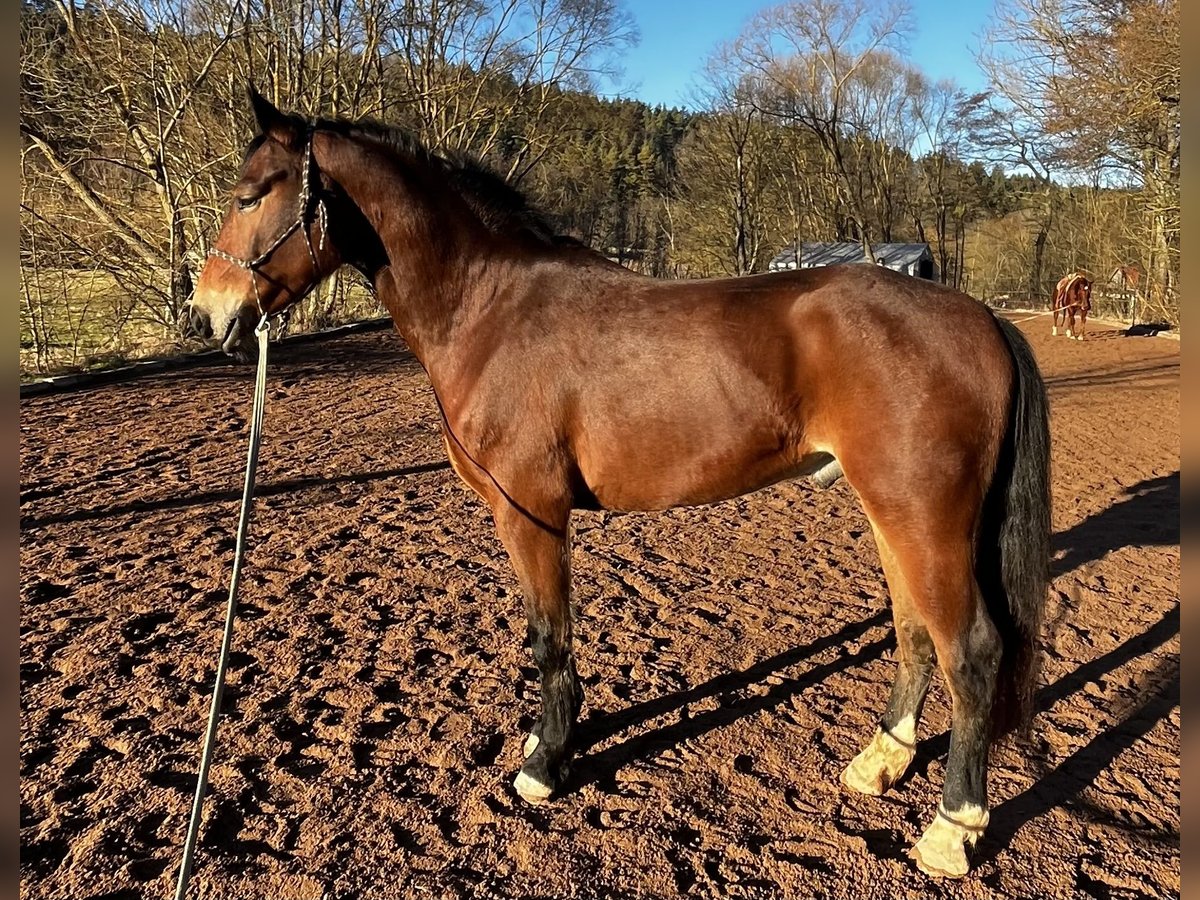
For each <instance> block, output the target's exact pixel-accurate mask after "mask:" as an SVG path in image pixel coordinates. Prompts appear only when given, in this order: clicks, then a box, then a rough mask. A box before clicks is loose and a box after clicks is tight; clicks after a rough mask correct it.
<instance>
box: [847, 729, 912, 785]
mask: <svg viewBox="0 0 1200 900" xmlns="http://www.w3.org/2000/svg"><path fill="white" fill-rule="evenodd" d="M914 755H915V751H914V749H913V747H912V746H911V745H905V744H902V743H900V742H899V741H898V740H896V738H894V737H892V736H891V735H890V734H888V733H887V732H886V731H884V730H883V729H882V728H881V729H879V730H878V731H876V732H875V736H874V737H873V738H871V743H869V744H867V746H866V748H865V749H864V750H863V751H862V753H860V754H858V756H856V757H854V759H852V760H851V761H850V765H848V766H846V768H845V769H843V770H842V784H844V785H845V786H846V787H848V788H850V790H852V791H858V793H860V794H867V795H869V796H871V797H878V796H880V795H881V794H883V793H884V792H885V791H886V790H887V789H888V788H890V787H891V786H892V785H893V784H895V783H896V782H897V781H899V780H900V778H901V776H903V775H904V772H905V770H907V769H908V764H909V763H911V762H912V760H913V756H914Z"/></svg>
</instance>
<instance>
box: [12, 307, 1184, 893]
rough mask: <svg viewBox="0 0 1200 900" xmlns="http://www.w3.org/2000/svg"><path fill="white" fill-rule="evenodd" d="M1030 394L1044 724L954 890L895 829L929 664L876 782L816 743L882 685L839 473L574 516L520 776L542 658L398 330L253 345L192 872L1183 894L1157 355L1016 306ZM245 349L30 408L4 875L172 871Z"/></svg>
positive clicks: (877, 628) (222, 546)
mask: <svg viewBox="0 0 1200 900" xmlns="http://www.w3.org/2000/svg"><path fill="white" fill-rule="evenodd" d="M1022 327H1024V328H1025V329H1026V331H1027V333H1029V334H1030V335H1031V336H1032V338H1033V340H1034V342H1035V348H1036V351H1037V353H1038V356H1039V359H1040V361H1041V363H1042V366H1043V368H1044V371H1045V374H1046V376H1047V381H1048V384H1049V387H1050V392H1051V397H1052V402H1053V431H1054V467H1055V468H1054V472H1055V484H1054V524H1055V532H1056V536H1055V542H1054V546H1055V551H1056V556H1055V559H1056V561H1055V563H1054V572H1055V580H1054V586H1053V591H1052V598H1051V606H1050V611H1049V616H1050V619H1051V622H1050V629H1049V632H1048V636H1047V650H1048V655H1047V660H1046V666H1045V672H1044V675H1043V687H1042V689H1041V692H1040V694H1039V705H1040V707H1041V708H1042V710H1043V712H1042V714H1041V715H1040V716H1039V718H1038V720H1037V726H1036V731H1035V737H1034V739H1033V743H1032V746H1029V747H1022V746H1018V745H1014V744H1006V745H1004V746H1001V747H1000V748H998V749H997V750H996V751H995V752H994V754H993V766H992V769H991V802H992V807H993V808H992V819H991V822H992V824H991V828H990V830H989V832H988V834H987V836H986V837H985V839H984V840H983V842H982V843H981V845H980V848H979V852H978V854H977V859H976V868H975V870H974V871H973V873H972V874H971V875H970V876H969V877H968V879H966V880H964V881H962V882H955V883H945V882H932V881H930V880H928V879H926V878H925V877H924V876H923V875H921V874H920V873H919V872H918V871H917V869H916V867H915V865H914V864H913V863H912V861H911V860H910V859H909V857H908V856H907V849H908V847H909V846H910V845H911V843H912V842H913V841H914V840H916V838H917V837H918V836H919V835H920V832H921V830H922V829H923V828H924V826H925V825H926V824H927V822H928V821H929V819H930V817H931V816H932V814H933V811H934V808H935V804H936V803H937V797H938V790H939V787H940V784H941V781H942V776H943V772H944V761H945V754H946V751H947V748H948V734H947V730H946V729H947V726H948V707H947V698H946V694H945V691H944V689H943V687H942V685H941V682H940V678H939V679H938V680H935V686H934V689H933V694H932V695H931V698H930V702H929V704H928V705H927V708H926V709H927V712H926V718H925V723H924V728H923V730H922V738H923V742H922V744H921V750H920V753H919V755H918V757H917V760H916V762H915V763H914V765H913V767H912V769H911V771H910V774H909V775H907V776H906V778H905V779H904V780H903V781H902V782H901V784H900V785H899V786H898V787H897V788H895V789H894V790H893V791H892V792H891V793H889V794H888V795H887V796H886V797H885V798H882V799H872V798H868V797H861V796H856V795H850V794H848V793H847V792H846V791H845V790H844V789H843V788H841V787H840V786H839V784H838V773H839V771H840V770H841V768H842V767H843V766H844V765H845V764H846V763H847V762H848V761H849V760H850V758H851V757H852V756H853V755H854V754H855V753H856V752H857V751H858V749H859V748H860V746H861V745H862V744H863V743H864V741H865V740H866V739H867V737H868V736H869V734H870V732H871V730H872V728H873V726H874V722H875V720H876V718H877V716H878V715H879V714H880V712H881V711H882V708H883V705H884V702H885V699H886V695H887V691H888V688H889V685H890V679H891V677H892V673H893V669H894V663H893V662H891V660H890V656H891V651H892V648H893V646H894V644H893V641H892V638H891V635H890V628H889V617H888V610H887V601H886V592H885V587H884V583H883V579H882V576H881V574H880V571H879V565H878V557H877V555H876V551H875V547H874V544H873V542H872V538H871V535H870V531H869V529H868V527H867V523H866V521H865V519H864V518H863V516H862V514H861V512H860V511H859V509H858V506H857V504H856V502H855V499H854V496H853V494H852V492H851V490H850V489H849V488H848V487H847V486H846V484H845V483H844V482H841V483H839V484H837V485H835V487H834V488H833V489H831V490H829V491H826V492H818V491H815V490H813V489H812V488H810V487H809V486H808V484H807V483H785V484H781V485H778V486H776V487H773V488H771V489H768V490H765V491H762V492H760V493H758V494H755V495H752V496H750V497H745V498H742V499H739V500H735V501H729V502H725V503H722V504H719V505H717V506H713V507H708V508H701V509H687V510H676V511H672V512H669V513H666V514H646V515H640V514H639V515H614V514H601V513H585V514H579V515H578V516H577V518H576V520H575V521H576V542H575V549H574V557H573V561H574V565H575V573H576V578H575V583H576V588H577V601H578V608H579V638H580V639H579V666H580V673H581V675H582V677H583V680H584V682H585V684H586V687H587V691H588V693H587V705H586V706H585V709H584V712H583V716H582V722H583V742H584V744H585V745H587V749H586V751H585V752H584V754H583V756H582V758H581V759H580V760H579V761H578V762H577V765H576V770H575V775H574V781H573V783H572V784H571V786H570V790H569V792H568V793H567V794H566V795H565V796H563V797H562V798H561V799H559V800H557V801H556V802H554V803H553V804H551V805H548V806H544V807H539V808H532V807H529V806H526V805H525V804H523V803H522V802H520V801H519V800H517V799H516V796H515V794H514V792H513V790H512V788H511V786H510V783H511V780H512V776H513V774H514V773H515V771H516V769H517V767H518V764H519V759H520V748H521V742H522V740H523V738H524V736H525V732H526V729H527V728H528V726H529V725H530V724H531V721H532V712H533V709H534V706H533V703H534V700H535V696H536V694H535V682H534V675H535V670H534V669H533V668H532V665H531V661H530V658H529V656H528V652H527V650H526V649H525V648H524V626H523V618H522V614H521V604H520V600H519V598H518V596H517V593H516V587H515V579H514V577H513V575H512V574H511V571H510V569H509V566H508V563H507V560H506V559H505V558H504V556H503V552H502V549H501V547H500V545H499V543H498V541H497V539H496V537H495V534H494V531H493V528H492V525H491V521H490V518H489V516H488V514H487V512H486V510H485V508H484V507H483V506H482V505H481V503H480V502H479V501H478V500H477V499H476V498H475V497H474V495H472V494H470V493H469V492H468V491H467V490H466V489H465V488H463V487H461V486H460V484H459V483H458V482H457V480H456V478H455V477H454V475H453V474H452V473H451V472H450V470H449V469H448V467H447V465H446V463H445V458H444V456H443V450H442V445H441V441H440V439H439V436H438V432H437V430H436V422H437V419H436V409H435V406H434V402H433V397H432V392H431V390H430V388H429V386H428V383H427V381H426V379H425V377H424V373H423V372H422V371H421V369H420V367H419V366H418V365H417V364H416V362H415V361H414V360H413V359H412V358H411V356H409V355H407V353H406V352H405V351H404V348H403V345H402V344H401V343H400V341H399V340H398V339H397V338H395V337H394V336H392V335H391V334H390V333H388V332H371V333H359V334H354V335H350V336H343V337H339V338H336V339H330V340H325V341H320V342H314V343H308V344H296V345H291V346H288V345H284V346H281V347H280V348H279V349H278V350H277V351H276V352H275V354H274V356H273V362H272V371H271V375H270V380H269V388H270V398H269V400H268V406H267V423H266V439H265V444H264V448H263V458H262V469H261V474H260V481H259V484H260V486H261V491H260V498H259V502H258V507H257V513H256V520H255V523H254V529H253V546H252V549H251V551H250V553H249V560H248V564H247V569H246V573H245V580H244V595H243V596H244V607H243V611H242V615H241V618H240V620H239V623H238V630H237V637H236V644H235V646H236V652H235V654H234V657H233V661H232V670H231V676H230V686H229V690H228V691H227V695H226V696H227V700H226V706H225V709H226V713H225V716H224V718H223V722H222V726H221V734H220V744H219V750H218V758H217V761H216V762H215V763H214V767H213V772H212V788H211V794H210V796H209V799H208V806H207V808H206V827H205V830H204V833H203V838H202V844H201V849H200V853H199V856H198V859H197V869H196V873H195V876H194V880H193V893H192V896H196V897H209V898H218V897H220V898H235V897H236V898H289V900H290V898H297V900H322V898H326V897H327V898H329V900H341V898H371V900H374V898H391V897H431V898H441V897H446V898H472V897H513V898H534V897H546V898H560V897H579V898H591V897H597V898H598V897H605V898H634V897H639V898H640V897H647V898H666V897H677V896H688V897H755V898H757V897H763V898H768V897H771V898H773V897H797V898H808V897H829V898H855V900H858V898H873V897H879V898H892V897H913V898H916V897H920V898H926V897H934V898H936V897H956V898H958V897H963V898H986V897H1047V898H1072V897H1098V898H1108V897H1114V898H1131V897H1155V898H1158V897H1168V896H1177V895H1178V893H1179V883H1180V882H1179V878H1180V875H1179V872H1180V869H1179V750H1180V726H1179V715H1180V711H1179V680H1178V679H1179V623H1180V606H1179V512H1180V506H1179V468H1180V451H1179V344H1178V342H1174V341H1170V340H1166V339H1162V338H1145V337H1140V338H1126V337H1123V336H1121V335H1120V334H1119V333H1118V332H1115V331H1111V330H1105V329H1104V328H1103V327H1102V326H1101V327H1100V328H1099V330H1098V332H1097V333H1096V334H1094V336H1093V339H1092V340H1089V341H1088V342H1087V343H1083V344H1080V343H1076V342H1070V341H1067V340H1066V339H1065V338H1058V339H1054V340H1051V338H1050V336H1049V334H1048V331H1049V327H1048V323H1047V321H1046V319H1045V318H1041V319H1036V320H1034V321H1032V322H1029V323H1026V324H1025V325H1023V326H1022ZM251 381H252V372H251V371H250V370H249V369H246V368H235V367H232V366H225V365H220V366H211V367H204V368H196V369H191V370H186V371H182V372H175V373H170V374H166V375H162V376H155V377H146V378H142V379H139V380H136V381H129V382H126V383H122V384H115V385H109V386H104V387H98V388H95V389H92V390H87V391H79V392H75V393H70V394H65V395H58V396H47V397H40V398H33V399H28V400H25V401H23V402H22V404H21V410H22V416H21V436H22V437H21V440H22V463H21V604H22V605H21V708H22V722H21V787H20V792H21V841H22V849H21V881H22V885H23V895H24V896H25V897H28V898H100V897H104V898H114V900H115V898H139V897H166V896H169V895H170V892H171V890H172V889H173V883H174V878H175V874H176V869H177V866H178V861H179V853H180V846H181V844H182V840H183V834H184V828H185V824H186V817H187V813H188V810H189V807H190V800H191V793H192V791H193V788H194V784H195V773H196V766H197V763H198V759H199V750H200V735H201V731H202V728H203V723H204V719H205V716H206V714H207V706H208V701H209V697H210V691H211V688H212V678H213V673H214V669H215V657H216V652H217V647H218V644H219V639H220V627H221V619H222V615H223V607H224V598H225V592H226V590H227V579H228V577H229V564H230V560H231V557H232V547H233V533H234V529H235V525H236V521H235V520H236V510H237V497H238V496H239V492H240V484H241V477H242V466H243V465H244V454H245V441H246V433H247V416H248V413H249V407H250V390H251Z"/></svg>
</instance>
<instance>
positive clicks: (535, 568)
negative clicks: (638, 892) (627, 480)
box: [495, 502, 583, 803]
mask: <svg viewBox="0 0 1200 900" xmlns="http://www.w3.org/2000/svg"><path fill="white" fill-rule="evenodd" d="M495 515H496V528H497V530H498V532H499V534H500V539H501V541H503V542H504V546H505V549H506V550H508V555H509V557H510V558H511V559H512V562H513V568H515V569H516V572H517V578H518V579H519V580H520V582H521V590H522V592H523V593H524V596H525V613H526V615H527V617H528V620H529V644H530V648H531V649H532V650H533V659H534V662H536V663H537V667H538V669H539V671H540V672H541V680H542V714H541V718H540V719H538V721H537V724H536V725H534V728H533V733H532V734H531V735H530V736H529V738H528V739H527V740H526V742H525V748H524V752H525V757H526V759H525V764H524V765H523V766H521V771H520V772H519V773H518V774H517V778H516V781H514V782H513V786H514V787H515V788H516V789H517V793H518V794H520V795H521V797H522V799H524V800H526V801H528V802H530V803H541V802H543V801H544V800H547V799H548V798H549V797H550V795H551V794H553V793H554V791H555V790H557V789H558V788H560V787H561V786H562V784H563V782H564V781H565V780H566V777H567V771H568V766H569V763H570V759H571V752H572V749H573V748H572V736H573V733H574V730H575V720H576V718H577V717H578V715H579V708H580V706H581V705H582V703H583V691H582V689H581V687H580V684H579V677H578V675H577V674H576V672H575V655H574V653H573V652H572V649H571V636H572V634H571V633H572V623H571V602H570V596H571V566H570V543H569V541H568V538H567V528H568V517H569V515H570V510H569V508H567V509H566V510H564V511H563V512H562V513H560V514H557V515H553V516H549V517H548V518H546V519H543V518H540V517H539V515H538V513H537V512H533V511H529V510H524V509H519V508H517V507H516V506H514V505H512V504H509V503H507V502H505V503H504V505H503V506H502V507H500V508H497V509H496V510H495Z"/></svg>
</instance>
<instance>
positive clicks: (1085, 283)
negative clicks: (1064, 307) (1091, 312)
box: [1071, 275, 1092, 309]
mask: <svg viewBox="0 0 1200 900" xmlns="http://www.w3.org/2000/svg"><path fill="white" fill-rule="evenodd" d="M1076 277H1077V279H1078V280H1077V281H1076V282H1075V284H1074V285H1073V287H1074V291H1073V293H1074V296H1073V297H1072V298H1071V302H1072V303H1074V304H1076V305H1077V306H1079V307H1082V308H1083V309H1091V308H1092V282H1091V279H1089V278H1088V277H1087V276H1086V275H1078V276H1076Z"/></svg>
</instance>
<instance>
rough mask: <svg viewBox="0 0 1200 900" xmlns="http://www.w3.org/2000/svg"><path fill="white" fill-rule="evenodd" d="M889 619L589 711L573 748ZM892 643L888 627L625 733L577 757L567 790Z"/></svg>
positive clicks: (874, 655)
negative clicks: (850, 646)
mask: <svg viewBox="0 0 1200 900" xmlns="http://www.w3.org/2000/svg"><path fill="white" fill-rule="evenodd" d="M890 621H891V617H890V613H889V612H888V611H887V610H881V611H880V612H877V613H875V614H874V615H872V616H869V617H868V618H866V619H863V620H862V621H860V622H854V623H852V624H849V625H846V626H845V627H843V628H842V629H841V630H840V631H838V632H836V633H834V634H830V635H826V636H824V637H821V638H818V639H816V640H814V641H812V642H811V643H808V644H805V645H804V646H802V647H796V648H793V649H791V650H787V651H784V652H783V653H778V654H776V655H775V656H772V657H770V658H769V659H764V660H762V661H761V662H758V663H755V664H754V665H752V666H750V667H749V668H747V669H743V670H741V671H737V672H727V673H725V674H724V675H718V676H717V677H716V678H713V679H711V680H710V681H707V682H705V683H704V684H701V685H697V686H695V687H691V688H688V689H686V690H683V691H677V692H675V693H672V694H666V695H664V696H662V697H656V698H655V699H653V700H646V701H644V702H642V703H638V704H636V705H634V706H631V707H629V708H627V709H623V710H619V711H616V712H596V713H592V714H591V716H590V717H589V718H588V719H587V720H586V721H584V722H582V723H581V724H580V727H579V731H578V732H577V736H576V749H577V750H578V751H579V752H580V753H586V752H587V750H589V749H590V748H591V747H593V746H595V745H597V744H600V743H602V742H604V741H606V740H608V739H609V738H611V737H613V736H614V735H616V734H618V733H620V732H622V731H626V730H629V729H635V728H637V727H638V726H640V725H643V724H645V723H646V722H649V721H651V720H653V719H655V718H657V717H659V716H662V715H666V714H668V713H672V712H675V711H680V712H682V711H683V710H684V709H685V708H686V707H687V706H688V705H689V704H692V703H695V702H697V701H699V700H704V699H707V698H713V697H716V698H721V697H735V696H737V695H738V694H739V693H740V692H742V691H744V690H745V689H746V688H748V687H749V686H750V685H754V684H758V683H760V682H762V681H764V680H765V679H767V678H768V677H769V676H772V675H775V674H776V673H779V672H783V671H784V670H786V669H788V668H790V667H792V666H794V665H797V664H798V663H800V662H802V661H803V660H805V659H808V658H810V657H813V656H816V655H817V654H819V653H821V652H823V651H825V650H829V649H831V648H835V647H841V646H844V645H845V644H846V643H848V642H850V641H854V640H857V639H859V638H861V637H862V636H863V635H865V634H866V633H867V632H868V631H870V630H871V629H872V628H876V627H878V626H883V625H887V624H888V623H889V622H890ZM894 647H895V637H894V635H893V634H892V633H891V632H890V631H889V633H888V634H887V635H885V636H881V637H879V638H878V639H877V640H874V641H872V642H871V643H869V644H865V645H863V646H861V647H860V648H858V649H857V650H855V651H853V652H846V651H844V650H843V652H842V653H841V655H839V656H838V658H837V659H836V660H834V661H832V662H828V663H822V664H820V665H817V666H814V667H813V668H811V669H809V670H807V671H806V672H803V673H802V674H800V675H798V676H797V677H795V678H786V679H783V680H781V681H779V682H778V683H776V684H772V685H771V686H770V688H769V689H768V690H767V691H766V692H765V693H762V694H756V695H755V696H753V697H748V698H746V697H738V699H737V700H736V701H730V702H727V703H726V702H723V703H721V705H720V706H718V707H717V708H716V709H712V710H707V711H705V712H703V713H700V714H699V715H695V716H687V715H684V716H683V717H681V719H680V720H679V721H677V722H674V723H672V724H669V725H663V726H661V727H659V728H655V729H652V730H650V731H644V732H641V733H638V734H634V735H631V736H630V737H628V738H626V739H625V740H623V741H621V742H620V743H618V744H614V745H613V746H611V747H607V748H605V749H604V750H601V751H600V752H598V753H595V754H592V755H588V756H586V757H585V758H583V759H581V760H580V762H579V765H578V766H576V767H575V769H574V771H573V772H572V775H571V783H570V784H569V785H568V790H575V789H578V788H581V787H583V786H584V785H587V784H593V783H598V784H600V785H602V786H603V787H604V789H606V790H615V789H616V785H615V776H616V773H617V772H618V771H619V770H620V769H621V768H622V767H623V766H625V765H626V764H627V763H629V762H632V761H633V760H635V759H644V758H646V757H649V756H656V755H658V754H660V753H662V752H664V751H666V750H669V749H671V748H672V747H675V746H677V745H678V744H680V743H682V742H683V741H684V740H687V739H690V738H694V737H697V736H699V735H702V734H706V733H707V732H709V731H712V730H714V729H716V728H722V727H724V726H726V725H731V724H733V723H734V722H736V721H738V720H739V719H741V718H743V717H745V716H751V715H754V714H755V713H758V712H762V711H763V710H767V709H772V708H774V707H776V706H778V705H779V704H781V703H786V702H787V701H788V700H790V699H791V698H792V697H794V696H796V695H797V694H799V693H800V692H801V691H804V690H806V689H807V688H810V687H812V686H814V685H816V684H819V683H820V682H821V681H823V680H824V679H825V678H827V677H829V676H830V675H832V674H834V673H835V672H840V671H843V670H845V669H848V668H850V667H852V666H857V665H862V664H864V663H867V662H870V661H872V660H875V659H878V658H879V657H881V656H882V655H883V654H884V653H886V652H888V651H890V650H891V649H893V648H894Z"/></svg>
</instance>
